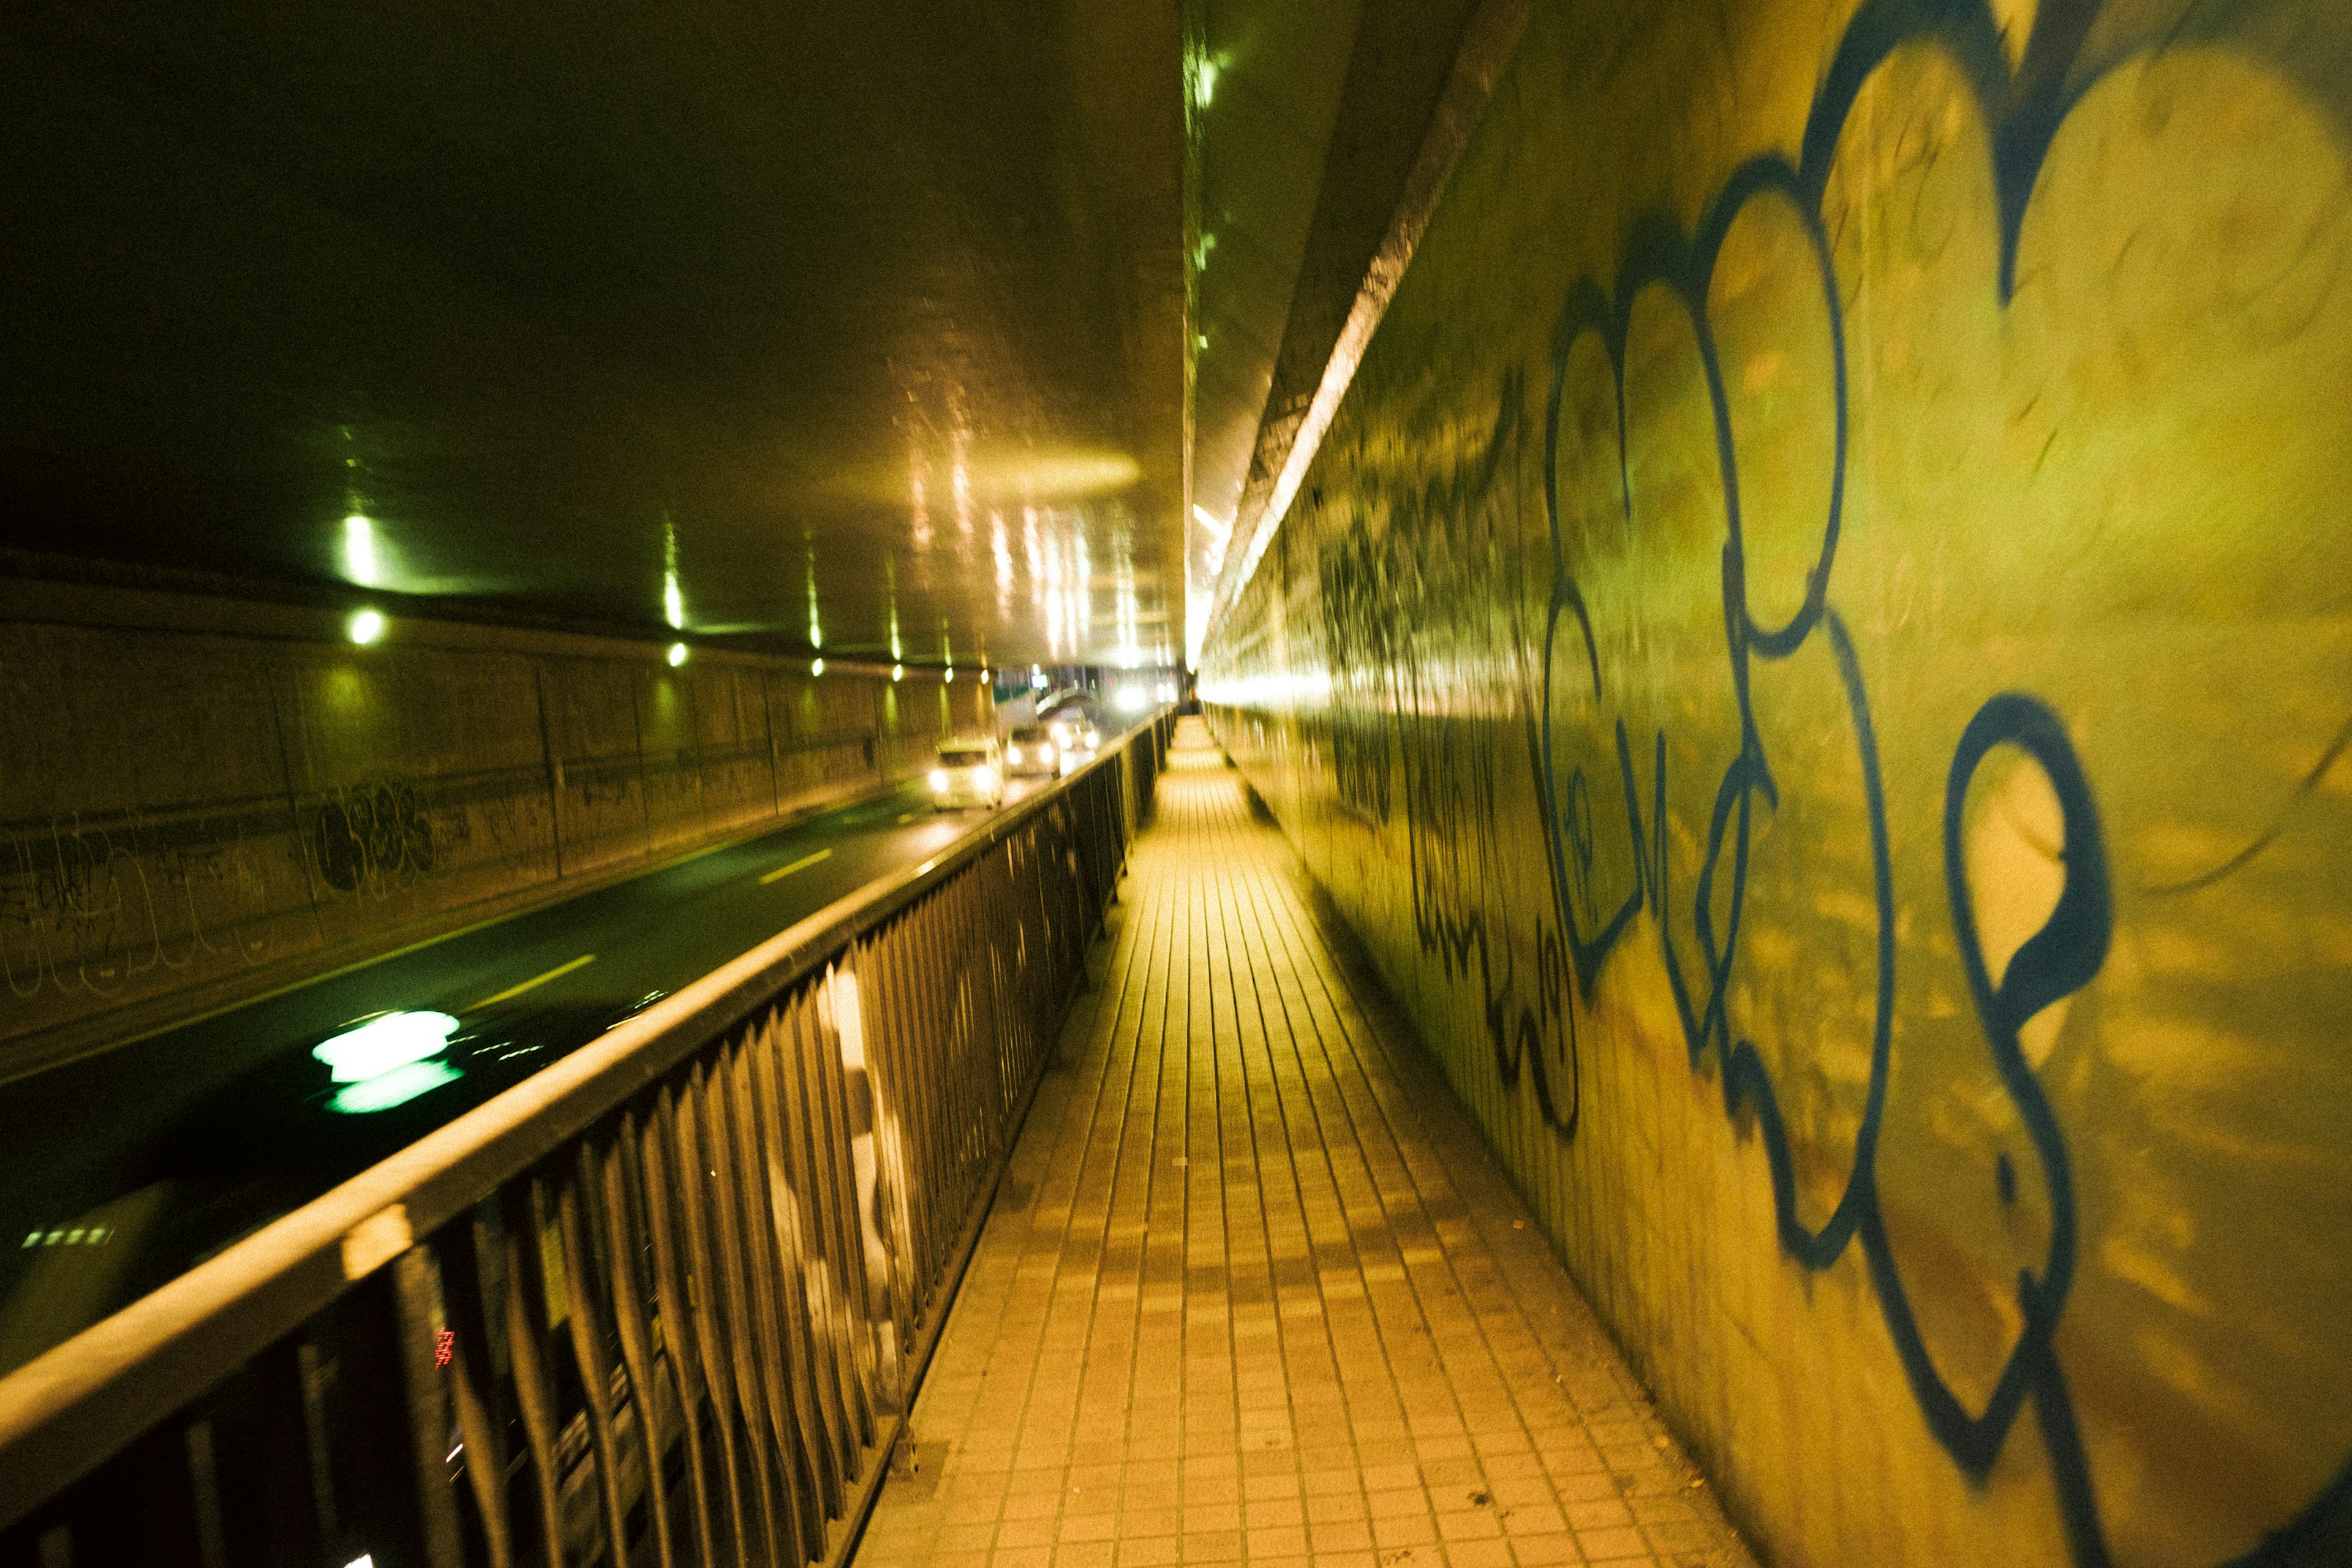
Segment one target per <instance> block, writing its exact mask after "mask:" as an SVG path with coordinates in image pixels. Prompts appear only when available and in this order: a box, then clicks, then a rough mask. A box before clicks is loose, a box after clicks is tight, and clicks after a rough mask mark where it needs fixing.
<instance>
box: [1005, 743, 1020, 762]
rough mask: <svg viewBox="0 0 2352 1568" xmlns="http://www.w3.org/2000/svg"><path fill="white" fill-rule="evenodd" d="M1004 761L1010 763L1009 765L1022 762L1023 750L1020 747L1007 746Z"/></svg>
mask: <svg viewBox="0 0 2352 1568" xmlns="http://www.w3.org/2000/svg"><path fill="white" fill-rule="evenodd" d="M1004 760H1005V761H1006V762H1008V763H1017V762H1019V761H1020V760H1021V748H1020V747H1018V746H1007V747H1005V748H1004Z"/></svg>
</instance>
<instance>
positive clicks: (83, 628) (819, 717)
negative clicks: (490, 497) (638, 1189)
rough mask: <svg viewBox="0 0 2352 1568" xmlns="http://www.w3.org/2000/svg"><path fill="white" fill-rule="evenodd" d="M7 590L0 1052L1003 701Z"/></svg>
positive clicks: (540, 879)
mask: <svg viewBox="0 0 2352 1568" xmlns="http://www.w3.org/2000/svg"><path fill="white" fill-rule="evenodd" d="M0 586H5V590H6V591H5V595H0V978H4V979H5V983H6V987H7V989H6V991H5V994H0V1073H5V1072H8V1071H15V1070H24V1069H25V1068H28V1067H30V1066H34V1065H37V1063H38V1062H39V1061H41V1060H44V1059H47V1058H50V1057H52V1056H54V1055H57V1054H58V1053H60V1052H64V1051H70V1050H72V1049H76V1048H81V1047H86V1046H87V1045H89V1044H90V1043H94V1042H96V1041H100V1040H102V1039H103V1038H105V1037H108V1035H109V1034H110V1033H120V1032H121V1031H123V1030H125V1029H131V1028H136V1027H140V1026H152V1024H153V1023H154V1022H156V1021H160V1020H163V1019H165V1018H168V1017H170V1016H173V1014H174V1013H175V1012H184V1011H187V1010H190V1009H192V1008H196V1007H201V1006H207V1005H219V1004H220V1003H222V1002H224V1001H226V1000H231V999H234V998H235V997H236V996H237V995H240V994H249V993H250V992H252V991H254V990H257V989H260V988H265V987H267V986H269V985H274V984H287V983H289V982H290V981H291V980H294V979H298V978H299V977H300V976H301V975H302V974H304V973H309V972H310V971H312V970H315V969H317V968H320V967H323V966H328V965H331V964H333V963H348V962H352V961H353V960H354V959H357V958H360V957H363V956H366V955H367V954H368V953H371V952H379V951H383V950H386V949H388V948H390V947H392V946H395V945H398V944H400V943H402V942H407V941H412V940H415V938H417V937H418V936H420V935H424V934H427V933H429V932H430V931H435V930H440V929H446V928H447V927H448V926H451V925H453V924H457V923H463V922H465V921H469V920H473V919H478V918H483V917H484V916H485V915H488V914H490V913H495V912H498V911H499V910H503V909H506V908H510V907H513V906H515V905H516V904H517V903H518V902H529V901H536V900H540V899H543V898H550V897H558V896H562V894H563V893H564V892H565V891H566V889H567V888H568V886H570V885H573V884H583V882H584V879H593V878H598V877H604V876H610V875H614V874H618V873H621V872H625V871H626V870H628V869H630V868H635V867H638V866H643V865H649V864H652V863H654V862H656V861H657V860H659V859H660V858H663V857H665V856H667V855H670V854H675V853H677V852H680V851H683V850H685V849H688V848H690V847H695V846H697V845H698V844H701V843H705V842H709V841H711V840H714V839H718V838H722V837H729V836H730V835H737V834H741V833H745V832H749V831H752V830H755V829H757V828H758V827H759V826H761V824H763V823H766V822H770V821H772V820H775V819H776V818H778V817H779V816H782V815H786V814H790V813H793V812H795V811H799V810H803V809H807V808H810V807H813V806H814V805H821V804H823V803H824V802H825V801H827V800H831V799H836V798H841V797H844V796H845V795H855V794H856V793H858V792H860V791H863V790H868V789H872V788H876V787H878V786H880V785H881V784H883V783H884V782H886V779H896V778H899V777H903V776H905V775H906V774H908V773H910V772H911V771H913V769H914V768H915V767H916V766H918V765H919V763H920V762H921V760H922V758H924V757H925V756H927V755H928V754H929V751H930V749H931V748H932V747H933V746H934V745H935V744H936V742H937V740H938V737H939V735H940V732H941V731H942V729H943V728H946V727H949V725H950V721H956V722H955V727H961V728H971V727H973V726H974V725H979V726H982V727H984V726H985V724H986V722H987V720H986V718H985V717H984V715H985V714H986V710H987V701H986V690H985V689H984V688H982V687H978V686H965V687H948V688H944V689H943V688H942V687H941V686H940V683H939V682H938V681H937V680H936V679H921V678H919V677H917V676H914V675H911V674H910V675H909V677H908V680H907V681H906V683H905V684H903V685H899V686H895V687H894V686H893V685H892V684H891V683H890V682H888V681H887V679H877V678H875V677H872V676H857V675H849V674H844V673H841V672H839V671H837V670H836V671H834V672H830V673H828V674H826V675H825V676H824V677H823V678H822V679H816V678H812V677H811V676H810V675H809V674H808V667H807V665H805V664H804V663H803V662H801V661H798V660H792V661H786V660H781V659H770V658H755V657H751V656H745V655H738V654H731V653H723V652H719V651H716V650H710V649H702V650H698V652H697V653H696V654H695V656H694V657H693V658H691V659H690V661H689V662H688V663H687V664H686V665H685V666H683V667H682V668H676V669H673V668H669V666H668V665H667V663H666V662H665V660H664V658H663V652H664V650H663V647H660V646H658V645H653V644H635V643H627V642H620V641H612V640H604V639H593V638H587V637H570V636H561V635H555V634H525V633H515V632H503V631H496V630H491V629H488V628H482V627H473V626H457V625H450V624H440V625H435V624H429V623H419V622H414V621H405V620H396V621H395V622H394V624H393V626H392V629H391V630H390V632H389V633H388V634H387V635H386V637H384V639H383V641H382V642H380V643H378V644H375V645H373V646H370V647H356V646H353V645H352V643H351V642H350V641H348V639H346V638H345V637H343V636H342V623H341V619H340V618H339V617H333V616H326V615H323V614H319V613H314V612H309V611H302V610H296V609H288V608H283V607H272V606H254V605H244V606H231V605H218V604H206V603H201V602H194V601H189V600H184V599H176V598H171V597H167V596H164V595H146V594H137V593H127V592H121V591H114V590H95V589H89V588H83V587H74V586H62V585H50V584H24V583H16V584H5V585H0ZM943 699H944V701H943ZM959 703H960V705H958V704H959Z"/></svg>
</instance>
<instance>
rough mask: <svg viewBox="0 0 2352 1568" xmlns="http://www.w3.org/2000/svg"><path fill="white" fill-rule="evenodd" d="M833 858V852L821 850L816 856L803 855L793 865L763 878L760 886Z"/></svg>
mask: <svg viewBox="0 0 2352 1568" xmlns="http://www.w3.org/2000/svg"><path fill="white" fill-rule="evenodd" d="M831 858H833V851H832V850H830V849H820V850H818V851H817V852H816V853H815V854H814V855H803V856H802V857H801V858H799V859H797V860H795V861H793V863H792V864H791V865H789V866H779V867H777V868H775V869H774V870H772V871H771V872H769V873H768V874H767V875H766V876H764V877H762V878H761V879H760V886H761V887H763V888H764V887H766V886H767V885H768V884H769V883H771V882H772V881H774V880H775V879H777V878H779V877H789V876H791V875H792V874H793V872H795V871H805V870H807V869H808V868H810V867H812V866H814V865H815V864H816V863H817V862H818V861H820V860H830V859H831Z"/></svg>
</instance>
